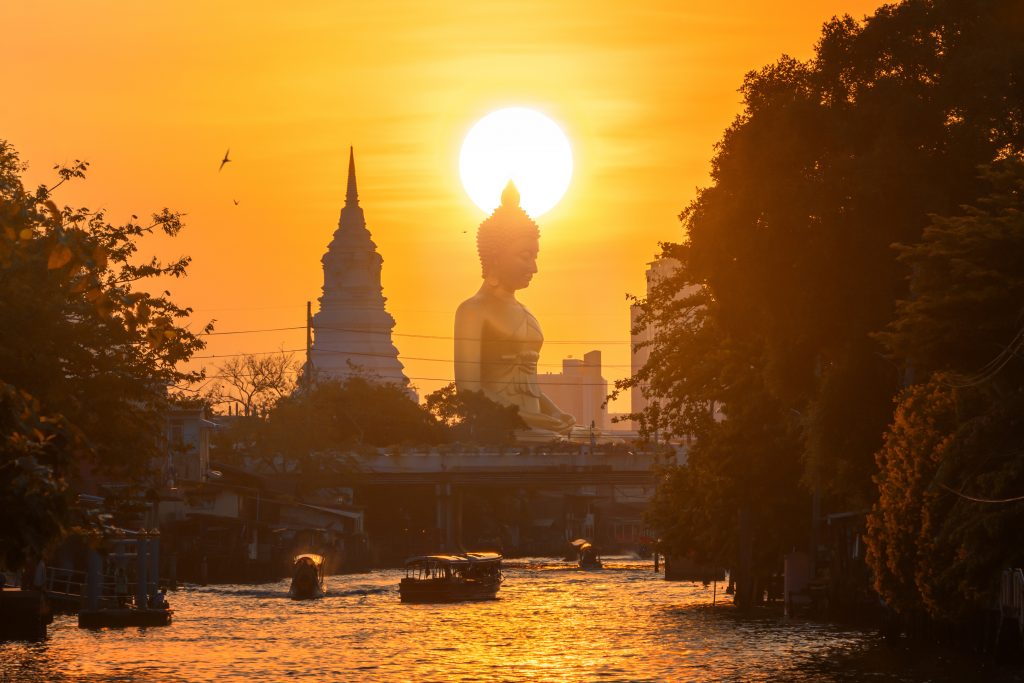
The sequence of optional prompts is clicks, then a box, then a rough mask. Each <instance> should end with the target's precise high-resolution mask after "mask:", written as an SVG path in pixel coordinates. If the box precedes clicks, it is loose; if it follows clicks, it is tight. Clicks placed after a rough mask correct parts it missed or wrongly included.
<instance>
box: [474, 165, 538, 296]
mask: <svg viewBox="0 0 1024 683" xmlns="http://www.w3.org/2000/svg"><path fill="white" fill-rule="evenodd" d="M501 200H502V203H501V206H500V207H498V209H497V210H495V212H494V213H493V214H492V215H491V217H490V218H488V219H487V220H485V221H484V222H483V223H481V224H480V229H479V230H478V231H477V235H476V243H477V250H478V252H479V253H480V265H481V266H482V269H483V276H484V281H485V282H486V283H487V284H489V285H491V286H495V287H498V286H500V287H502V288H503V289H506V290H508V291H510V292H514V291H516V290H517V289H524V288H525V287H527V286H528V285H529V284H530V280H532V279H533V275H534V273H536V272H537V250H538V245H539V243H540V231H539V230H538V229H537V224H536V223H534V222H533V220H531V219H530V217H529V216H527V215H526V212H525V211H523V210H522V208H520V206H519V192H518V191H516V189H515V186H514V185H513V184H512V183H511V182H509V184H508V187H506V188H505V191H504V192H503V193H502V196H501Z"/></svg>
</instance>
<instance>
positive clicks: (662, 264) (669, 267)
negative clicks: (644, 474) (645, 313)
mask: <svg viewBox="0 0 1024 683" xmlns="http://www.w3.org/2000/svg"><path fill="white" fill-rule="evenodd" d="M678 267H679V262H678V261H676V260H675V259H672V258H659V259H657V260H656V261H651V262H650V263H648V264H647V272H646V274H645V275H646V279H647V293H646V297H650V296H651V293H652V292H653V291H654V287H655V286H656V285H657V284H658V283H659V282H661V281H662V280H664V279H666V278H668V277H671V275H672V273H673V271H675V269H676V268H678ZM694 287H696V285H694ZM691 291H692V290H691V289H690V288H689V287H688V288H686V290H684V291H683V292H681V293H680V294H679V295H678V296H680V297H682V296H684V295H686V294H689V293H691ZM639 315H640V307H639V306H637V305H636V304H633V305H631V306H630V307H629V323H630V328H631V329H632V330H633V333H632V335H631V340H632V348H633V354H632V357H631V360H630V371H631V373H632V374H633V375H634V376H635V375H636V374H637V373H638V372H639V371H640V369H641V368H643V366H644V365H646V364H647V359H648V358H650V356H651V350H650V347H648V346H643V347H640V348H637V346H638V345H639V344H643V343H646V342H650V341H651V340H652V339H654V336H655V335H656V334H657V330H656V329H655V328H653V327H650V326H648V327H645V328H643V329H641V330H639V331H637V330H636V324H637V318H638V317H639ZM645 389H646V386H643V385H638V386H634V387H633V388H632V389H630V393H629V402H630V410H631V411H632V412H633V413H639V412H642V411H643V410H644V409H646V408H647V405H648V400H647V397H646V396H645V395H644V391H645ZM638 427H639V425H638V424H636V422H634V423H633V428H634V429H637V428H638Z"/></svg>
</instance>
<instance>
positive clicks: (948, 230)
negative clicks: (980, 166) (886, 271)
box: [868, 157, 1024, 619]
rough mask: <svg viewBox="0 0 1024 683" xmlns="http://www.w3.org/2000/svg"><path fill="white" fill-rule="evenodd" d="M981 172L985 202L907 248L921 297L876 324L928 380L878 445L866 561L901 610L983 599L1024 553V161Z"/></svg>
mask: <svg viewBox="0 0 1024 683" xmlns="http://www.w3.org/2000/svg"><path fill="white" fill-rule="evenodd" d="M980 177H981V180H982V182H983V183H984V184H985V185H987V189H986V190H985V191H984V192H983V194H982V196H981V197H980V198H979V199H978V200H976V201H974V202H972V204H971V205H967V206H964V207H962V209H961V210H960V211H959V212H957V213H955V214H953V215H949V216H934V217H932V219H931V222H930V224H929V225H928V227H927V228H926V229H925V231H924V235H923V239H922V240H921V241H920V242H918V243H916V244H912V245H904V246H902V247H900V249H899V253H900V259H901V261H902V262H903V263H905V264H906V265H907V267H908V270H909V272H911V273H912V276H911V293H912V295H913V296H912V297H908V298H907V299H905V300H903V301H901V302H900V303H899V306H898V311H899V316H898V317H897V318H896V320H894V321H893V323H892V324H891V325H889V326H888V328H887V329H886V331H885V332H884V333H882V334H879V335H877V336H878V338H879V339H880V340H882V341H883V342H884V343H885V344H886V347H887V348H888V350H889V353H890V354H891V356H892V357H893V359H894V360H899V361H900V362H902V363H904V364H905V366H906V367H905V374H906V375H907V376H908V377H913V378H916V379H917V380H918V381H919V384H914V385H912V386H910V387H908V388H907V389H906V390H905V391H904V392H903V394H902V395H901V397H900V400H899V403H898V406H897V410H896V417H895V419H894V421H893V423H892V425H891V426H890V427H889V430H888V432H887V433H886V437H885V447H884V448H883V449H882V450H880V451H879V453H878V456H877V460H878V468H879V471H878V475H877V477H876V482H877V484H878V487H879V498H878V501H877V503H876V504H875V506H874V507H873V509H872V512H871V514H870V516H869V518H868V522H869V526H868V531H869V533H868V550H869V552H868V561H869V563H870V565H871V567H872V569H873V571H874V573H875V581H876V588H877V589H878V591H879V592H880V593H881V594H882V596H883V597H884V598H885V599H886V600H887V601H888V602H889V603H890V604H891V605H892V606H893V607H894V608H895V609H897V610H898V611H900V612H902V613H905V614H920V613H927V614H928V615H930V616H931V617H933V618H937V619H953V618H956V617H958V616H961V615H963V614H965V613H969V612H971V611H972V610H980V609H984V608H985V607H986V606H987V605H988V604H989V603H990V602H991V601H992V600H993V599H994V597H995V594H996V589H997V585H996V581H995V579H996V577H997V576H998V574H999V571H1000V570H1001V569H1003V568H1006V567H1015V566H1019V565H1020V564H1021V563H1022V562H1024V551H1022V550H1020V549H1021V548H1022V547H1024V545H1022V544H1024V532H1022V531H1021V530H1022V529H1024V506H1022V504H1021V503H1020V502H1014V500H1015V499H1018V498H1019V497H1020V496H1024V457H1022V454H1021V451H1020V446H1019V444H1020V443H1021V441H1022V439H1024V420H1022V418H1021V415H1024V363H1022V362H1021V359H1020V350H1021V348H1024V324H1022V321H1024V272H1022V270H1021V268H1020V264H1021V263H1024V159H1021V158H1019V157H1010V158H1006V159H1001V160H999V161H997V162H995V163H993V164H991V165H989V166H987V167H986V168H985V169H984V170H983V172H982V173H981V176H980ZM985 501H990V502H985ZM992 501H1007V502H992Z"/></svg>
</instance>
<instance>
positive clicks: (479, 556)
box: [405, 553, 501, 565]
mask: <svg viewBox="0 0 1024 683" xmlns="http://www.w3.org/2000/svg"><path fill="white" fill-rule="evenodd" d="M500 561H501V555H500V554H499V553H464V554H462V555H417V556H415V557H410V558H409V559H407V560H406V561H405V564H406V565H414V564H428V563H435V564H450V565H464V564H474V563H477V562H500Z"/></svg>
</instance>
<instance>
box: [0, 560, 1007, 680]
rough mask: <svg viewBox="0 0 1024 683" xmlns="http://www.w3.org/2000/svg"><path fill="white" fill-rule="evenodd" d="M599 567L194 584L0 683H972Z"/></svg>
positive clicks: (705, 594)
mask: <svg viewBox="0 0 1024 683" xmlns="http://www.w3.org/2000/svg"><path fill="white" fill-rule="evenodd" d="M606 559H609V561H608V562H607V563H606V569H605V570H600V571H581V570H578V569H576V568H575V567H574V565H572V564H570V563H565V562H557V561H551V560H546V559H532V560H519V561H513V562H509V563H508V564H507V566H506V570H505V573H506V576H507V581H506V582H505V584H504V585H503V587H502V589H501V591H500V593H499V596H500V599H499V600H495V601H489V602H481V603H463V604H454V605H417V604H402V603H400V602H399V599H398V588H397V586H398V581H399V579H400V577H401V576H402V572H401V571H397V570H389V571H376V572H372V573H369V574H360V575H350V576H334V577H329V580H328V585H327V588H328V595H327V597H326V598H324V599H322V600H313V601H304V602H295V601H292V600H289V599H288V598H287V594H288V582H287V581H282V582H280V583H275V584H266V585H260V586H206V587H191V588H188V589H185V590H181V591H178V592H176V593H174V594H172V595H171V596H170V601H171V604H172V606H173V607H174V608H175V609H176V610H177V612H176V617H175V622H174V624H173V625H171V626H170V627H168V628H153V629H123V630H101V631H85V630H80V629H78V628H77V626H76V622H75V619H74V617H58V619H57V620H56V621H55V623H54V624H53V626H52V627H51V632H50V634H51V635H50V637H49V639H48V640H47V641H45V642H42V643H35V644H25V643H7V644H0V680H4V681H8V680H10V681H28V682H42V681H59V682H63V681H69V682H70V681H75V682H77V681H129V680H131V681H204V680H214V679H216V680H218V681H246V682H247V683H253V682H255V681H275V680H282V679H285V678H287V679H289V680H299V681H314V680H315V681H323V680H347V681H352V680H366V681H408V680H460V681H469V680H476V681H492V680H507V681H686V680H693V681H769V680H788V681H854V680H864V679H865V678H871V679H872V680H885V681H925V680H933V681H956V680H971V679H975V680H976V679H977V676H976V675H972V674H977V673H978V672H977V670H976V669H973V668H971V667H972V666H973V665H972V664H971V663H969V662H966V661H960V660H956V659H955V658H947V659H944V660H939V661H936V660H935V659H934V658H931V659H926V660H923V661H921V660H918V661H910V660H908V657H907V655H906V654H905V653H902V652H892V651H888V650H886V649H885V648H884V647H883V646H881V645H880V644H879V643H878V642H877V639H876V638H875V636H874V635H873V634H871V633H869V632H865V631H861V630H856V629H844V628H840V627H835V626H830V625H825V624H819V623H814V622H805V621H785V620H781V619H778V618H774V617H768V616H765V615H761V616H756V615H755V616H753V617H744V618H741V617H739V616H738V615H736V614H735V612H733V611H732V610H731V608H729V607H725V608H723V607H718V608H711V607H710V603H711V598H712V589H711V588H706V589H705V588H704V587H703V586H700V585H699V584H689V583H674V582H666V581H664V580H662V579H661V578H660V577H659V576H658V575H656V574H654V572H653V571H652V566H651V564H650V563H642V562H637V561H636V560H630V559H628V558H606ZM908 663H909V664H910V666H908ZM1000 675H1002V676H1004V680H1013V676H1012V672H1011V673H1008V672H1000ZM965 676H966V678H965Z"/></svg>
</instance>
